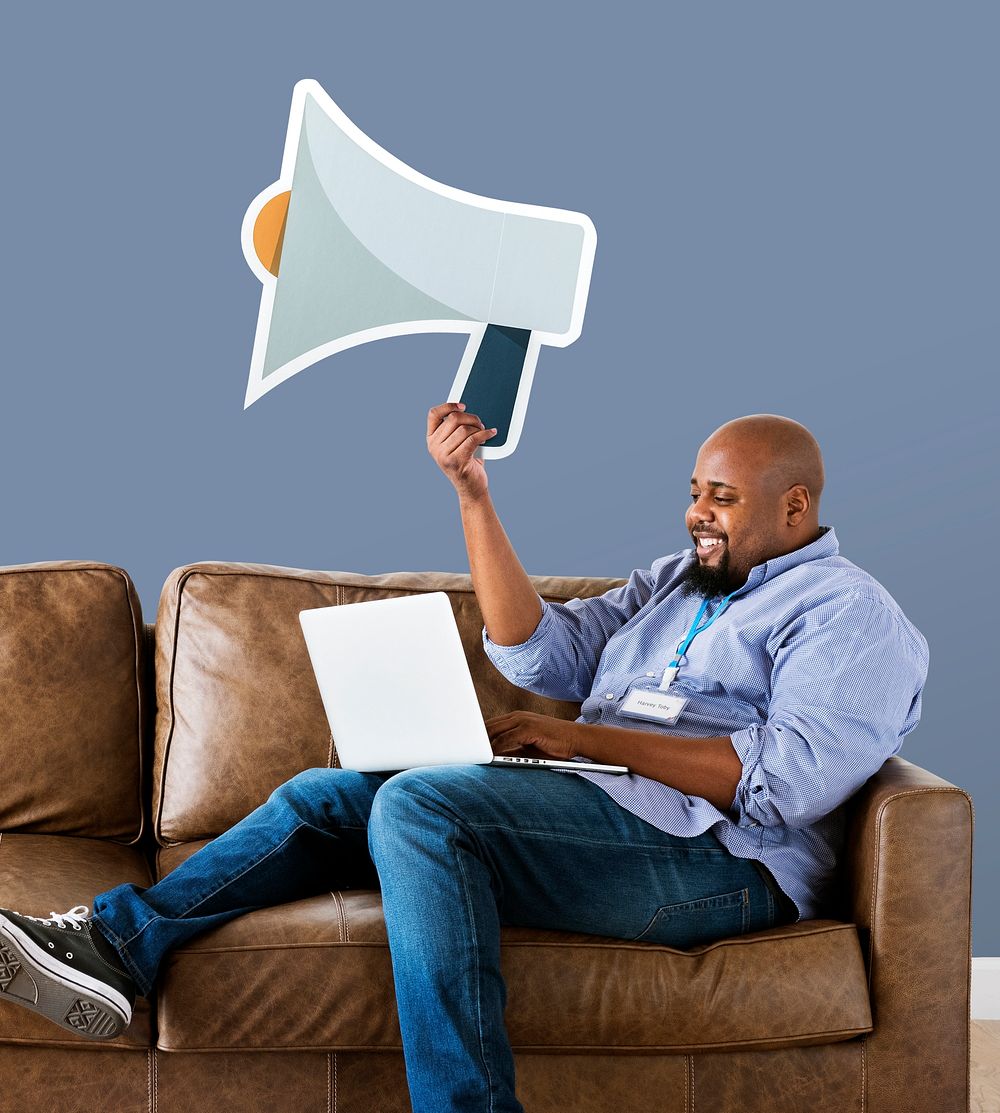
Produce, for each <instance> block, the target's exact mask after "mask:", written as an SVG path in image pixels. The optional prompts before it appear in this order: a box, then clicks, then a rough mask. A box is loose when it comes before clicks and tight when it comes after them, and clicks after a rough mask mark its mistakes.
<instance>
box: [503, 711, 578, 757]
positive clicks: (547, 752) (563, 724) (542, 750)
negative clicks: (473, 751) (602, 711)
mask: <svg viewBox="0 0 1000 1113" xmlns="http://www.w3.org/2000/svg"><path fill="white" fill-rule="evenodd" d="M578 725H579V724H577V723H574V722H572V721H570V720H569V719H556V718H553V716H551V715H536V714H535V713H534V712H533V711H511V712H510V714H508V715H496V716H494V717H493V718H492V719H487V720H486V732H487V734H489V736H490V745H491V746H492V747H493V753H494V754H496V755H497V756H501V755H503V754H526V755H528V756H531V757H551V758H558V759H560V760H562V761H568V760H569V759H570V758H572V757H576V756H577V749H576V737H577V733H578V732H577V730H576V729H575V728H577V727H578Z"/></svg>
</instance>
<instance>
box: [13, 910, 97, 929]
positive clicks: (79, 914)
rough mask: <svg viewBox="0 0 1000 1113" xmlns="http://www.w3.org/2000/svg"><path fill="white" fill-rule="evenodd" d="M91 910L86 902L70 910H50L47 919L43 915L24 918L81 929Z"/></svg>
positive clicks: (40, 922)
mask: <svg viewBox="0 0 1000 1113" xmlns="http://www.w3.org/2000/svg"><path fill="white" fill-rule="evenodd" d="M89 912H90V909H89V908H88V907H87V906H86V905H85V904H78V905H76V906H75V907H73V908H71V909H70V910H69V911H68V912H50V913H49V918H48V919H47V920H43V919H42V917H41V916H25V917H24V918H25V919H26V920H34V921H35V922H36V923H39V924H45V925H46V926H49V925H51V924H52V923H55V925H56V927H61V928H68V927H71V928H73V930H74V931H80V930H81V929H82V928H83V925H84V922H85V921H86V919H87V914H88V913H89Z"/></svg>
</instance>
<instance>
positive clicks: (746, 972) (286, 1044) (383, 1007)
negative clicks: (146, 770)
mask: <svg viewBox="0 0 1000 1113" xmlns="http://www.w3.org/2000/svg"><path fill="white" fill-rule="evenodd" d="M199 845H204V843H199V844H192V845H189V846H186V847H174V848H170V849H164V850H161V851H160V852H159V871H160V876H163V875H165V874H166V873H168V872H169V871H170V870H171V869H173V868H175V867H176V866H177V865H179V864H180V862H181V861H183V860H184V859H185V858H187V857H188V856H189V855H190V854H191V853H193V852H194V851H195V850H196V849H197V848H198V846H199ZM428 930H432V929H431V928H430V927H428ZM502 938H503V944H502V946H503V959H502V961H503V972H504V977H505V980H506V982H507V987H508V1003H507V1012H506V1021H507V1029H508V1032H509V1034H510V1038H511V1042H512V1044H513V1046H514V1047H515V1048H516V1049H519V1050H524V1051H528V1050H543V1049H553V1050H555V1049H585V1048H587V1049H589V1048H603V1049H614V1050H617V1051H661V1052H663V1051H670V1052H678V1051H693V1050H730V1049H751V1048H756V1049H776V1048H782V1047H790V1046H794V1045H800V1044H821V1043H834V1042H837V1041H840V1040H847V1039H851V1038H853V1037H855V1036H857V1035H859V1034H861V1033H864V1032H868V1031H870V1030H871V1026H872V1018H871V1011H870V1006H869V999H868V989H867V981H866V975H865V968H864V962H863V959H862V955H861V949H860V946H859V943H858V935H857V931H856V929H855V927H854V925H853V924H848V923H841V922H839V921H834V920H809V921H804V922H800V923H796V924H791V925H787V926H785V927H780V928H772V929H770V930H768V931H762V932H754V933H752V934H748V935H744V936H740V937H737V938H733V939H728V940H723V941H720V942H717V943H713V944H708V945H702V946H699V947H695V948H692V949H691V950H688V951H680V950H675V949H674V948H670V947H661V946H657V945H654V944H643V943H629V942H623V941H622V940H618V939H606V938H603V937H599V936H593V935H582V934H569V933H563V932H559V933H556V932H549V931H542V930H537V929H530V928H513V927H505V928H504V929H503V936H502ZM161 977H162V980H161V983H160V986H161V988H160V993H159V998H158V1021H159V1023H158V1027H159V1040H158V1045H157V1046H158V1047H160V1048H161V1049H163V1050H168V1051H169V1050H178V1051H196V1050H223V1049H234V1050H249V1049H256V1050H264V1049H275V1050H293V1049H298V1050H388V1049H394V1050H399V1049H400V1048H401V1046H402V1044H401V1040H400V1035H399V1024H398V1020H397V1017H396V1006H395V998H394V994H393V982H392V968H391V964H390V958H389V949H388V943H387V940H386V932H385V922H384V920H383V918H382V906H381V898H380V894H379V893H378V892H377V891H367V890H350V891H346V892H331V893H327V894H324V895H321V896H314V897H309V898H306V899H304V900H298V901H294V902H292V903H289V904H283V905H276V906H274V907H271V908H263V909H259V910H257V911H254V912H250V913H247V914H245V915H243V916H240V917H238V918H237V919H235V920H231V921H229V923H227V924H224V925H223V926H221V927H219V928H215V929H212V930H211V931H208V932H204V933H202V934H201V935H199V936H197V937H196V938H194V939H192V940H191V941H190V942H189V943H187V944H185V945H184V946H182V947H179V948H177V949H175V950H174V951H172V952H171V953H170V954H169V955H168V957H167V959H166V962H165V964H164V967H163V968H162V970H161Z"/></svg>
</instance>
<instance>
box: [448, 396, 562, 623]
mask: <svg viewBox="0 0 1000 1113" xmlns="http://www.w3.org/2000/svg"><path fill="white" fill-rule="evenodd" d="M494 433H496V429H487V428H485V427H484V425H483V423H482V422H481V421H480V420H479V418H478V417H477V416H476V415H475V414H470V413H466V412H465V410H464V403H461V402H445V403H443V404H442V405H440V406H434V407H433V408H432V409H431V410H430V412H429V413H428V415H427V450H428V452H430V454H431V456H432V457H433V458H434V462H435V463H436V464H437V465H438V467H439V468H440V469H441V470H442V471H443V472H444V474H445V475H446V476H447V477H448V479H449V480H450V481H451V484H452V486H453V487H454V488H455V491H456V492H457V494H458V502H459V509H460V511H461V514H462V528H463V529H464V530H465V546H466V548H467V549H468V552H469V570H470V571H471V573H472V587H473V590H474V591H475V593H476V598H477V599H478V600H479V608H480V610H481V611H482V613H483V622H484V623H485V625H486V632H487V634H488V635H489V637H490V640H491V641H493V642H495V643H496V644H497V645H520V644H521V643H522V642H525V641H527V640H528V638H530V637H531V635H532V634H533V633H534V631H535V628H536V627H537V626H538V622H539V619H540V618H541V617H542V605H541V602H540V601H539V598H538V592H537V591H535V589H534V587H532V584H531V580H529V579H528V574H527V573H526V572H525V570H524V568H523V567H522V565H521V562H520V561H519V560H518V558H517V553H515V552H514V547H513V546H512V545H511V543H510V539H509V538H508V537H507V534H506V532H505V531H504V528H503V526H502V525H501V524H500V519H499V518H498V517H497V513H496V510H495V509H494V507H493V500H492V499H491V498H490V494H489V490H488V480H487V478H486V468H485V466H484V465H483V462H482V460H481V459H479V458H478V457H476V456H475V451H476V449H477V448H479V446H480V445H482V444H485V442H486V441H488V440H489V439H490V437H492V436H493V434H494Z"/></svg>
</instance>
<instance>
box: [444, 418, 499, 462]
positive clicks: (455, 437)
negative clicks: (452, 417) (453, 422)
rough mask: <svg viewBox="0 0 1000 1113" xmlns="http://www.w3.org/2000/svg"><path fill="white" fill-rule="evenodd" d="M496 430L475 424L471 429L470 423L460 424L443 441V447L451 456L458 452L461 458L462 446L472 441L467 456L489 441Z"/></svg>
mask: <svg viewBox="0 0 1000 1113" xmlns="http://www.w3.org/2000/svg"><path fill="white" fill-rule="evenodd" d="M495 432H496V430H495V429H480V428H479V426H478V425H476V426H473V427H472V428H471V431H470V427H469V426H468V425H459V426H458V428H457V429H454V430H453V431H452V432H451V433H450V434H449V435H448V436H447V437H445V439H444V440H443V441H442V442H441V447H442V448H443V449H444V451H445V452H446V453H447V454H448V455H449V456H451V455H454V454H458V458H461V449H462V446H463V445H464V444H466V442H470V441H471V447H470V449H469V451H468V452H467V453H466V456H471V455H472V453H473V452H474V451H475V449H476V448H478V447H479V445H481V444H483V443H484V442H486V441H488V440H489V439H490V437H492V436H493V434H494V433H495ZM477 438H478V439H477Z"/></svg>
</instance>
